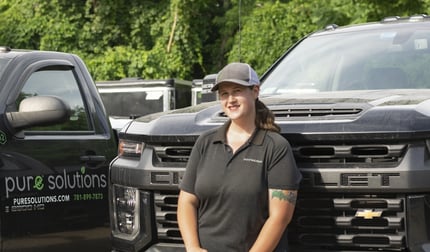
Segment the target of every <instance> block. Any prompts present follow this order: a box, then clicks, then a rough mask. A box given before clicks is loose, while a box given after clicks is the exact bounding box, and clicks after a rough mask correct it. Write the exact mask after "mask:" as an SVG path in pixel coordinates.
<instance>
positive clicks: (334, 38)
mask: <svg viewBox="0 0 430 252" xmlns="http://www.w3.org/2000/svg"><path fill="white" fill-rule="evenodd" d="M429 64H430V29H429V28H428V27H426V28H424V27H423V28H422V29H416V30H415V31H414V30H411V29H408V27H407V26H402V27H401V28H398V29H387V28H385V29H384V30H382V29H373V30H368V31H363V30H360V31H359V32H355V31H350V32H343V33H340V32H339V33H338V32H333V33H325V34H324V35H316V36H311V37H309V38H307V39H305V40H304V41H302V42H301V43H300V44H298V45H297V47H296V48H294V50H292V51H290V53H288V54H287V55H286V56H285V57H284V58H283V59H282V61H281V62H279V63H278V65H277V66H275V68H274V69H273V70H272V71H271V72H270V73H268V75H266V76H265V78H264V79H263V85H262V86H261V89H262V90H261V93H262V94H263V95H264V94H277V93H287V92H288V93H291V92H297V93H304V92H328V91H342V90H371V89H427V88H430V81H429V80H430V71H428V66H429Z"/></svg>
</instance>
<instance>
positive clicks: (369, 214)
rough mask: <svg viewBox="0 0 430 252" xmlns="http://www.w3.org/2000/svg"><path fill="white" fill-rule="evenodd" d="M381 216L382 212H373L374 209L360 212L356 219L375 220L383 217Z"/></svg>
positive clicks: (357, 213) (356, 214)
mask: <svg viewBox="0 0 430 252" xmlns="http://www.w3.org/2000/svg"><path fill="white" fill-rule="evenodd" d="M381 215H382V211H379V210H372V209H364V210H358V211H357V212H356V213H355V217H362V218H364V219H373V218H377V217H381Z"/></svg>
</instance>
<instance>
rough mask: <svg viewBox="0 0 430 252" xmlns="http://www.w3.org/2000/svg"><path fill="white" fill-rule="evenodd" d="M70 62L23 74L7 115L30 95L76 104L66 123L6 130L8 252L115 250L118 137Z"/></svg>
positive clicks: (0, 156) (2, 149)
mask: <svg viewBox="0 0 430 252" xmlns="http://www.w3.org/2000/svg"><path fill="white" fill-rule="evenodd" d="M78 76H79V75H78V73H76V69H74V67H73V66H72V65H71V64H70V65H68V64H64V65H62V64H58V65H47V64H46V63H44V65H43V67H40V68H38V67H35V66H32V68H31V69H30V70H28V71H26V72H24V74H23V77H22V78H21V79H20V80H18V81H17V83H16V86H17V87H18V88H17V89H16V90H15V91H11V94H10V95H9V96H10V97H11V98H10V99H13V101H9V102H8V106H7V111H6V112H10V111H14V110H17V109H18V108H19V106H20V103H21V102H22V101H23V100H24V99H25V98H28V97H34V96H55V97H58V98H60V99H61V100H63V101H64V102H65V103H66V104H68V106H69V107H70V116H69V117H68V119H67V120H66V121H65V122H63V123H57V124H54V125H46V126H36V127H30V128H26V129H22V130H20V129H18V130H15V132H13V133H10V131H8V129H6V128H5V129H2V130H1V131H0V135H1V136H0V139H3V140H4V141H2V142H1V143H0V192H1V208H0V209H1V234H2V247H3V250H2V251H76V250H78V249H81V250H82V249H83V251H108V250H109V248H110V243H109V240H108V239H109V224H108V221H109V216H108V201H107V200H108V190H107V185H108V177H107V176H108V175H107V174H108V164H109V162H110V160H111V159H112V158H113V155H114V154H115V152H114V151H115V150H114V149H113V148H112V141H111V140H112V139H111V138H112V136H111V134H110V133H109V132H105V131H103V127H100V126H97V125H100V123H98V122H97V120H100V119H97V118H100V116H96V114H97V113H96V112H97V111H95V106H94V104H93V102H92V100H91V99H90V97H91V96H92V95H89V94H88V93H86V92H88V91H89V90H88V87H86V86H83V85H82V83H81V81H78V80H79V78H78Z"/></svg>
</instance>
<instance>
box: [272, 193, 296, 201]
mask: <svg viewBox="0 0 430 252" xmlns="http://www.w3.org/2000/svg"><path fill="white" fill-rule="evenodd" d="M273 198H278V199H280V200H286V201H288V202H289V203H291V204H296V200H297V193H296V192H295V191H287V192H286V193H285V192H284V191H282V190H273V191H272V199H273Z"/></svg>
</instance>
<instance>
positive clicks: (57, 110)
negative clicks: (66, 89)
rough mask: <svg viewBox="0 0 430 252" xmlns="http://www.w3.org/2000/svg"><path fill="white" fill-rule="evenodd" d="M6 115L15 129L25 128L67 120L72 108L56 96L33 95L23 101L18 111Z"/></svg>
mask: <svg viewBox="0 0 430 252" xmlns="http://www.w3.org/2000/svg"><path fill="white" fill-rule="evenodd" d="M6 116H7V120H8V121H9V123H10V125H11V126H12V127H13V128H14V129H24V128H28V127H33V126H46V125H52V124H57V123H62V122H65V121H67V120H68V119H69V117H70V108H69V106H68V105H67V104H66V103H65V102H64V101H63V100H61V99H60V98H58V97H55V96H33V97H29V98H25V99H24V100H22V101H21V103H20V105H19V111H18V112H9V113H6Z"/></svg>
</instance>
